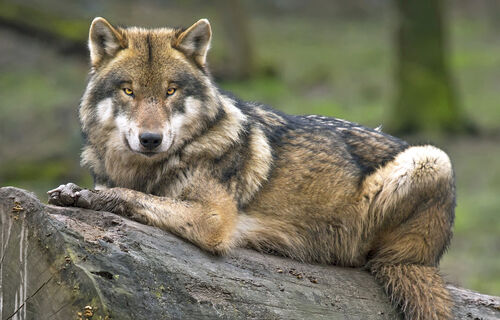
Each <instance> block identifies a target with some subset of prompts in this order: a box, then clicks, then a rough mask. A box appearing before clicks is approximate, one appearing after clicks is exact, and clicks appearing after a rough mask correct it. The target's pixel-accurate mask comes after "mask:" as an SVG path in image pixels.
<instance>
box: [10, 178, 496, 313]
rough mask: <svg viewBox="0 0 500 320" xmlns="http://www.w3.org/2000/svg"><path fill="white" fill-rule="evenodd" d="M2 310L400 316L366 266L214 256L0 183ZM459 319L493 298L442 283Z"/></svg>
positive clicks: (241, 254)
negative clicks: (364, 267)
mask: <svg viewBox="0 0 500 320" xmlns="http://www.w3.org/2000/svg"><path fill="white" fill-rule="evenodd" d="M0 217H1V220H0V223H1V225H0V229H1V247H0V256H1V265H0V315H1V319H2V320H7V319H64V320H68V319H309V320H312V319H398V318H399V315H398V313H397V312H396V311H395V310H394V309H393V308H392V307H391V305H390V303H389V301H388V299H387V297H386V295H385V294H384V292H383V291H382V289H381V287H380V286H379V285H378V284H377V283H376V282H375V281H374V279H373V278H372V277H371V276H370V275H369V274H368V273H367V272H365V271H363V270H360V269H352V268H340V267H334V266H328V265H311V264H305V263H300V262H297V261H293V260H290V259H287V258H283V257H277V256H272V255H266V254H262V253H258V252H255V251H252V250H246V249H239V250H236V251H235V252H233V253H232V254H230V255H229V256H226V257H216V256H213V255H210V254H208V253H205V252H203V251H202V250H200V249H198V248H197V247H195V246H193V245H191V244H189V243H187V242H185V241H183V240H182V239H179V238H177V237H175V236H173V235H171V234H169V233H168V232H165V231H162V230H160V229H158V228H154V227H151V226H146V225H142V224H139V223H137V222H134V221H130V220H128V219H126V218H122V217H120V216H117V215H115V214H111V213H107V212H96V211H90V210H84V209H78V208H59V207H54V206H49V205H44V204H42V203H41V202H40V201H39V200H37V199H36V197H35V196H34V195H32V194H30V193H28V192H26V191H23V190H20V189H16V188H12V187H5V188H1V189H0ZM449 288H450V290H451V292H452V295H453V297H454V299H455V305H456V306H455V310H454V312H455V316H456V318H457V319H500V299H499V298H498V297H492V296H486V295H482V294H479V293H475V292H472V291H469V290H465V289H460V288H455V287H452V286H449Z"/></svg>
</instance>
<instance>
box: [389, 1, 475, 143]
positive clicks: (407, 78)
mask: <svg viewBox="0 0 500 320" xmlns="http://www.w3.org/2000/svg"><path fill="white" fill-rule="evenodd" d="M395 4H396V7H397V12H398V16H399V26H398V30H397V39H396V48H397V65H396V83H397V84H396V86H397V98H396V103H395V108H394V111H393V114H392V119H391V121H390V123H389V129H390V130H391V131H392V132H394V133H399V134H411V133H417V132H422V131H424V132H433V133H438V132H457V131H463V130H464V129H466V127H467V125H466V123H465V121H464V118H463V116H462V113H461V109H460V106H459V103H458V101H457V97H456V91H455V88H454V85H453V80H452V77H451V74H450V67H449V62H448V47H447V43H446V34H445V31H446V30H445V26H444V22H445V21H444V20H445V19H444V13H445V12H444V10H445V8H444V3H443V0H419V1H407V0H395Z"/></svg>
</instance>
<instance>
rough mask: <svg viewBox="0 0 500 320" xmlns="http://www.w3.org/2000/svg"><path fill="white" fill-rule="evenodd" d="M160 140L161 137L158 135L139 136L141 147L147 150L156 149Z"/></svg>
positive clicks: (145, 134) (149, 133) (142, 134)
mask: <svg viewBox="0 0 500 320" xmlns="http://www.w3.org/2000/svg"><path fill="white" fill-rule="evenodd" d="M162 139H163V136H162V135H161V134H159V133H152V132H145V133H141V134H140V135H139V140H140V141H141V145H142V146H143V147H144V148H146V149H148V150H153V149H155V148H157V147H158V146H159V145H160V144H161V141H162Z"/></svg>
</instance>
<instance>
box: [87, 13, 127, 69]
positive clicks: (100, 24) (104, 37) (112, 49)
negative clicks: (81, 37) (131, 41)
mask: <svg viewBox="0 0 500 320" xmlns="http://www.w3.org/2000/svg"><path fill="white" fill-rule="evenodd" d="M126 46H127V42H126V39H125V36H124V35H123V34H122V33H121V32H120V31H118V30H116V29H115V28H114V27H113V26H112V25H111V24H110V23H109V22H108V21H106V19H104V18H101V17H98V18H95V19H94V20H93V21H92V24H91V25H90V31H89V50H90V62H91V63H92V66H94V67H97V66H98V65H99V64H100V63H101V62H102V61H103V60H105V59H106V58H112V57H114V56H115V55H116V54H117V53H118V51H120V50H121V49H124V48H125V47H126Z"/></svg>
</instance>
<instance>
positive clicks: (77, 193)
mask: <svg viewBox="0 0 500 320" xmlns="http://www.w3.org/2000/svg"><path fill="white" fill-rule="evenodd" d="M188 196H189V200H175V199H171V198H168V197H158V196H153V195H149V194H145V193H142V192H139V191H135V190H130V189H125V188H111V189H107V190H87V189H82V188H80V187H78V186H76V185H75V184H67V185H63V186H60V187H59V188H56V189H54V190H51V191H49V203H51V204H55V205H59V206H76V207H82V208H88V209H92V210H98V211H109V212H113V213H116V214H119V215H122V216H125V217H129V218H131V219H133V220H136V221H139V222H142V223H145V224H150V225H154V226H157V227H160V228H162V229H165V230H168V231H170V232H172V233H175V234H177V235H179V236H181V237H183V238H185V239H187V240H189V241H191V242H193V243H194V244H196V245H197V246H199V247H201V248H203V249H205V250H207V251H210V252H212V253H216V254H223V253H225V252H227V251H229V250H230V249H231V248H233V247H234V246H236V245H237V239H236V237H235V236H234V235H235V228H236V223H237V218H238V213H237V207H236V203H235V202H234V200H233V198H232V197H231V196H230V195H229V194H228V193H227V192H226V191H225V189H223V188H222V187H220V186H218V185H213V184H212V185H210V188H203V190H201V189H199V188H197V189H196V190H195V193H192V194H190V195H188Z"/></svg>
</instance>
